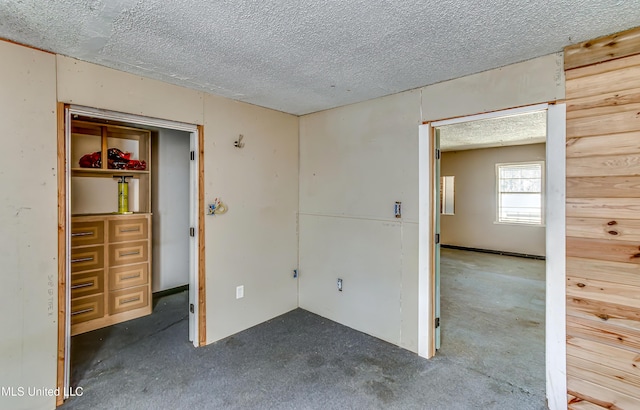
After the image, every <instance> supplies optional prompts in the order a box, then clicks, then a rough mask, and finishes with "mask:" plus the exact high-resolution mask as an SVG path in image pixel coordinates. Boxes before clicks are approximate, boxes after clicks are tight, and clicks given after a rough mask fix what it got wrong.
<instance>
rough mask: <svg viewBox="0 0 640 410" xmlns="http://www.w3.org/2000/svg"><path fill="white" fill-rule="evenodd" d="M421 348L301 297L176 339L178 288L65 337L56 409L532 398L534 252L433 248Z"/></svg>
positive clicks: (183, 299)
mask: <svg viewBox="0 0 640 410" xmlns="http://www.w3.org/2000/svg"><path fill="white" fill-rule="evenodd" d="M442 256H443V257H442V271H443V274H442V285H443V286H442V324H443V328H442V341H443V345H442V349H441V350H440V351H439V352H438V354H437V356H436V357H435V358H434V359H432V360H429V361H427V360H424V359H421V358H419V357H418V356H417V355H415V354H413V353H410V352H408V351H406V350H403V349H400V348H398V347H395V346H393V345H391V344H388V343H386V342H383V341H381V340H378V339H376V338H373V337H371V336H368V335H366V334H363V333H360V332H357V331H355V330H353V329H350V328H348V327H345V326H342V325H339V324H337V323H335V322H332V321H330V320H327V319H324V318H322V317H320V316H317V315H314V314H312V313H309V312H307V311H304V310H302V309H296V310H294V311H291V312H289V313H287V314H284V315H282V316H279V317H277V318H275V319H273V320H270V321H268V322H266V323H263V324H260V325H258V326H255V327H253V328H251V329H248V330H246V331H244V332H241V333H238V334H237V335H234V336H231V337H229V338H227V339H224V340H221V341H219V342H217V343H214V344H212V345H209V346H206V347H203V348H199V349H195V348H193V347H192V345H191V344H190V343H189V342H188V340H187V338H188V321H187V315H186V313H185V312H186V309H187V300H188V298H187V293H186V292H182V293H178V294H174V295H170V296H166V297H163V298H161V299H160V300H159V301H158V302H157V304H156V306H155V308H154V313H153V315H151V316H148V317H145V318H141V319H136V320H134V321H130V322H126V323H121V324H118V325H115V326H112V327H110V328H105V329H100V330H97V331H94V332H90V333H86V334H83V335H79V336H76V337H74V338H73V340H72V369H73V371H72V385H73V386H82V387H83V388H84V394H83V396H81V397H74V398H72V399H70V400H68V401H67V402H66V403H65V404H64V405H63V407H62V408H63V409H115V408H118V409H447V410H450V409H453V410H455V409H520V410H526V409H535V410H539V409H544V408H546V407H545V404H544V324H543V319H544V303H543V302H544V262H543V261H533V260H526V259H519V258H511V257H502V256H495V255H486V254H480V253H470V252H464V251H457V250H455V251H454V250H443V253H442Z"/></svg>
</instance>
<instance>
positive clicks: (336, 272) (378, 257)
mask: <svg viewBox="0 0 640 410" xmlns="http://www.w3.org/2000/svg"><path fill="white" fill-rule="evenodd" d="M401 248H402V238H401V224H400V223H399V222H384V221H373V220H366V219H355V218H342V217H327V216H313V215H301V216H300V254H301V255H304V258H301V260H300V307H301V308H303V309H307V310H309V311H311V312H314V313H317V314H319V315H321V316H324V317H326V318H328V319H331V320H335V321H337V322H340V323H342V324H344V325H346V326H349V327H352V328H354V329H356V330H359V331H362V332H364V333H368V334H370V335H373V336H376V337H378V338H380V339H383V340H386V341H388V342H391V343H394V344H400V332H401V331H400V328H401V312H400V308H401V303H400V299H401V281H402V266H401V258H400V255H401ZM338 278H341V279H343V291H342V292H340V291H338V289H337V279H338Z"/></svg>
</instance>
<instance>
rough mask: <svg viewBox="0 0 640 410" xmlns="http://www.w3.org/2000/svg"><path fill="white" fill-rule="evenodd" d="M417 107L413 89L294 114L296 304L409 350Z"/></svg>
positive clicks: (413, 322)
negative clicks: (400, 210) (400, 214)
mask: <svg viewBox="0 0 640 410" xmlns="http://www.w3.org/2000/svg"><path fill="white" fill-rule="evenodd" d="M419 106H420V92H419V91H411V92H407V93H401V94H396V95H392V96H389V97H385V98H379V99H375V100H371V101H367V102H364V103H360V104H355V105H350V106H347V107H343V108H338V109H335V110H329V111H324V112H321V113H317V114H312V115H307V116H304V117H302V118H301V121H300V307H302V308H304V309H308V310H310V311H312V312H314V313H317V314H320V315H322V316H325V317H327V318H329V319H332V320H335V321H337V322H340V323H343V324H345V325H347V326H350V327H352V328H354V329H358V330H360V331H363V332H366V333H369V334H371V335H373V336H376V337H379V338H381V339H383V340H386V341H389V342H391V343H394V344H397V345H400V346H402V347H405V348H407V349H410V350H413V351H415V350H416V349H417V310H416V309H415V306H416V305H417V299H416V297H417V295H416V294H415V289H416V287H417V245H418V208H417V203H418V189H417V188H418V152H417V143H418V141H417V134H418V123H419V122H420V109H419ZM395 201H402V202H403V204H404V218H403V219H396V218H395V217H394V214H393V211H394V203H395ZM337 278H342V279H343V281H344V290H343V291H342V292H338V291H337V286H336V280H337Z"/></svg>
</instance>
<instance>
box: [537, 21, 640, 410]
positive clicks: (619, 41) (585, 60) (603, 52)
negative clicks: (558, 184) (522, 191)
mask: <svg viewBox="0 0 640 410" xmlns="http://www.w3.org/2000/svg"><path fill="white" fill-rule="evenodd" d="M565 70H566V72H565V74H566V98H567V226H566V227H567V388H568V407H569V409H576V410H577V409H600V408H607V409H640V29H633V30H629V31H627V32H624V33H619V34H616V35H612V36H607V37H603V38H600V39H596V40H592V41H588V42H584V43H581V44H577V45H575V46H571V47H567V49H566V50H565ZM549 177H550V178H552V177H553V176H552V175H550V176H549Z"/></svg>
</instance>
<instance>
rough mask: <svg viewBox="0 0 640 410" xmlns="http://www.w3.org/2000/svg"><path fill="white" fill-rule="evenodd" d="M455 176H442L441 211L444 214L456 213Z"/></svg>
mask: <svg viewBox="0 0 640 410" xmlns="http://www.w3.org/2000/svg"><path fill="white" fill-rule="evenodd" d="M454 183H455V177H454V176H447V177H440V213H441V214H442V215H453V214H454V209H455V208H454V205H453V204H454V202H453V201H454V194H455V189H454Z"/></svg>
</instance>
